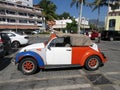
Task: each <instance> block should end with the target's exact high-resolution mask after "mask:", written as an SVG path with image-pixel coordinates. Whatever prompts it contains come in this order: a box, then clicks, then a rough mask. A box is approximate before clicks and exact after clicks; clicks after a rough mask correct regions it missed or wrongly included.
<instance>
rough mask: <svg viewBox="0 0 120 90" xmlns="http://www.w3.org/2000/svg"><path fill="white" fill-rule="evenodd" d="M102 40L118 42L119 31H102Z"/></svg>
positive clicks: (119, 37) (119, 38)
mask: <svg viewBox="0 0 120 90" xmlns="http://www.w3.org/2000/svg"><path fill="white" fill-rule="evenodd" d="M101 39H102V40H110V41H113V40H120V31H110V30H109V31H102V33H101Z"/></svg>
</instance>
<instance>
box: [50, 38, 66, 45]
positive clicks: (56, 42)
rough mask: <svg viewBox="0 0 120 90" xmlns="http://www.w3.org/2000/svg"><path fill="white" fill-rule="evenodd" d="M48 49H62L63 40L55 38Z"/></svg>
mask: <svg viewBox="0 0 120 90" xmlns="http://www.w3.org/2000/svg"><path fill="white" fill-rule="evenodd" d="M49 46H50V47H63V46H64V38H61V37H60V38H56V39H54V40H52V41H51V43H50V45H49Z"/></svg>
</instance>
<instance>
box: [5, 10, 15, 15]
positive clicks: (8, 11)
mask: <svg viewBox="0 0 120 90" xmlns="http://www.w3.org/2000/svg"><path fill="white" fill-rule="evenodd" d="M6 13H7V14H13V15H15V12H14V11H10V10H6Z"/></svg>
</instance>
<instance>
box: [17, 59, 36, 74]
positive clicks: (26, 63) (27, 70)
mask: <svg viewBox="0 0 120 90" xmlns="http://www.w3.org/2000/svg"><path fill="white" fill-rule="evenodd" d="M18 67H19V69H20V71H22V73H23V74H25V75H31V74H34V73H35V72H36V71H37V62H36V61H35V60H34V59H33V58H24V59H23V60H22V61H21V62H20V63H19V65H18Z"/></svg>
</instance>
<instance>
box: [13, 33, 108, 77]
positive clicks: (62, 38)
mask: <svg viewBox="0 0 120 90" xmlns="http://www.w3.org/2000/svg"><path fill="white" fill-rule="evenodd" d="M106 61H107V58H106V57H105V55H104V54H103V53H101V51H100V49H99V48H98V46H97V45H96V44H95V43H93V42H92V41H91V40H90V38H89V37H87V36H86V35H80V34H77V35H76V34H65V35H64V34H58V35H56V34H52V35H51V36H50V39H49V40H48V42H45V43H36V44H32V45H28V46H26V47H24V48H22V49H21V50H20V51H19V52H18V53H17V54H16V57H15V59H12V62H13V63H14V64H18V69H19V70H20V71H22V73H23V74H27V75H30V74H34V73H35V72H36V70H37V69H38V67H39V68H40V69H44V68H51V67H59V68H60V67H61V66H62V67H64V66H66V67H71V66H79V67H80V66H82V67H85V68H86V69H87V70H90V71H91V70H97V69H98V68H99V67H100V66H102V65H103V63H105V62H106Z"/></svg>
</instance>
